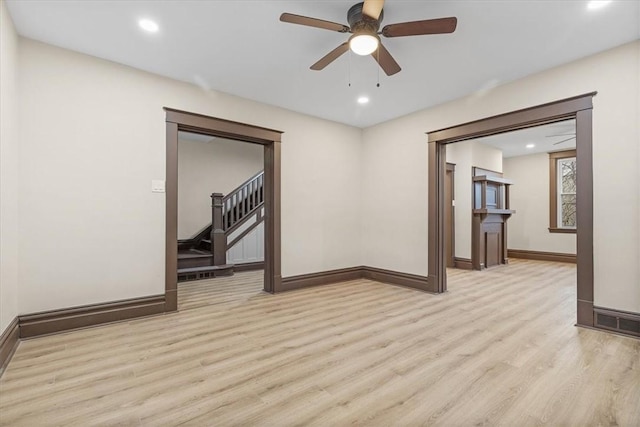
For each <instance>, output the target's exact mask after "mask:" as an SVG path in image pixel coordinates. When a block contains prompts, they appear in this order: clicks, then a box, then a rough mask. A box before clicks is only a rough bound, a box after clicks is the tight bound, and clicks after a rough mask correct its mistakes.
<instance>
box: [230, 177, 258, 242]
mask: <svg viewBox="0 0 640 427" xmlns="http://www.w3.org/2000/svg"><path fill="white" fill-rule="evenodd" d="M263 204H264V171H260V172H258V173H256V174H255V175H254V176H252V177H251V178H249V179H248V180H246V181H245V182H244V183H243V184H242V185H240V186H238V187H237V188H236V189H235V190H233V191H232V192H231V193H229V194H227V195H226V196H224V198H223V199H222V214H223V217H224V224H223V229H224V230H225V231H227V232H231V230H233V229H235V228H237V227H238V226H239V225H240V224H239V223H240V222H244V221H243V220H246V218H247V217H248V216H250V215H251V214H253V212H255V210H256V209H258V208H259V207H261V206H262V205H263Z"/></svg>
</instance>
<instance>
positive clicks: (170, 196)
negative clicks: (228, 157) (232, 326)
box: [164, 107, 283, 311]
mask: <svg viewBox="0 0 640 427" xmlns="http://www.w3.org/2000/svg"><path fill="white" fill-rule="evenodd" d="M164 110H165V113H166V119H165V121H166V141H167V147H166V150H167V160H166V224H165V304H166V309H165V311H176V310H177V308H178V299H177V258H178V132H179V131H187V132H194V133H200V134H204V135H211V136H216V137H221V138H227V139H234V140H237V141H242V142H247V143H253V144H260V145H263V146H264V206H265V239H264V241H265V242H264V244H265V251H264V252H265V261H264V290H265V291H267V292H270V293H275V292H278V291H280V290H281V284H282V274H281V257H280V248H281V244H280V176H281V175H280V166H281V165H280V143H281V135H282V133H283V132H281V131H277V130H273V129H267V128H263V127H259V126H254V125H249V124H246V123H239V122H233V121H230V120H225V119H220V118H216V117H210V116H205V115H202V114H195V113H189V112H186V111H181V110H175V109H172V108H166V107H165V108H164Z"/></svg>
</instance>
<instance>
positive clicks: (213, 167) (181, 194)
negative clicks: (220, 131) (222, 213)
mask: <svg viewBox="0 0 640 427" xmlns="http://www.w3.org/2000/svg"><path fill="white" fill-rule="evenodd" d="M263 153H264V147H263V146H262V145H258V144H249V143H246V142H241V141H232V140H229V139H224V138H215V139H213V140H211V141H209V142H204V141H193V140H188V139H180V140H179V141H178V239H188V238H190V237H192V236H193V235H194V234H196V233H198V232H199V231H201V230H202V229H203V228H204V227H206V226H207V225H209V224H211V197H210V196H211V193H222V194H229V193H230V192H231V191H233V190H235V189H236V188H237V187H238V186H239V185H241V184H242V183H244V182H245V181H246V180H247V179H249V178H251V177H252V176H253V175H255V174H256V173H258V172H259V171H261V170H262V169H263V167H264V161H263Z"/></svg>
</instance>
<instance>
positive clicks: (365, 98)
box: [358, 96, 369, 104]
mask: <svg viewBox="0 0 640 427" xmlns="http://www.w3.org/2000/svg"><path fill="white" fill-rule="evenodd" d="M368 102H369V98H367V97H366V96H361V97H360V98H358V104H366V103H368Z"/></svg>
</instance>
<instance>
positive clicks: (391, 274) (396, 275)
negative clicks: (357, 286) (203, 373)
mask: <svg viewBox="0 0 640 427" xmlns="http://www.w3.org/2000/svg"><path fill="white" fill-rule="evenodd" d="M361 269H362V277H364V278H365V279H370V280H375V281H377V282H382V283H388V284H390V285H398V286H405V287H408V288H413V289H418V290H421V291H425V292H429V293H432V291H431V289H430V288H429V284H428V283H429V281H428V279H427V277H426V276H418V275H416V274H409V273H400V272H398V271H392V270H384V269H382V268H375V267H366V266H365V267H361Z"/></svg>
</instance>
